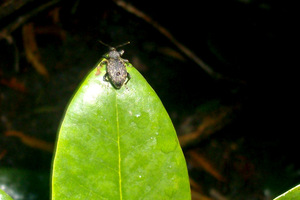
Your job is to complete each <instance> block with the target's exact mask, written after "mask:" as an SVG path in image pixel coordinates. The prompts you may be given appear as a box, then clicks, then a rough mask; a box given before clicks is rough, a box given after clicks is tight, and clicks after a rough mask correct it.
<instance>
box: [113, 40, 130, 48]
mask: <svg viewBox="0 0 300 200" xmlns="http://www.w3.org/2000/svg"><path fill="white" fill-rule="evenodd" d="M127 44H130V41H128V42H125V43H123V44H120V45H118V46H116V49H117V48H119V47H122V46H125V45H127Z"/></svg>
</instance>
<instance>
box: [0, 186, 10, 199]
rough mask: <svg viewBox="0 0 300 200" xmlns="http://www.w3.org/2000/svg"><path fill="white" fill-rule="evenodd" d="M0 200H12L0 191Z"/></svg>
mask: <svg viewBox="0 0 300 200" xmlns="http://www.w3.org/2000/svg"><path fill="white" fill-rule="evenodd" d="M0 200H12V198H11V197H10V196H8V194H6V193H5V192H4V191H3V190H1V189H0Z"/></svg>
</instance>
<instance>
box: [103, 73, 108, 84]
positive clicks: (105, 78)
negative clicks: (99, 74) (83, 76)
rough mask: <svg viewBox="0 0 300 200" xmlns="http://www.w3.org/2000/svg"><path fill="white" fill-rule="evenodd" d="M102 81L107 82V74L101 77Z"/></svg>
mask: <svg viewBox="0 0 300 200" xmlns="http://www.w3.org/2000/svg"><path fill="white" fill-rule="evenodd" d="M103 81H106V82H109V80H108V73H107V72H106V73H105V74H104V76H103Z"/></svg>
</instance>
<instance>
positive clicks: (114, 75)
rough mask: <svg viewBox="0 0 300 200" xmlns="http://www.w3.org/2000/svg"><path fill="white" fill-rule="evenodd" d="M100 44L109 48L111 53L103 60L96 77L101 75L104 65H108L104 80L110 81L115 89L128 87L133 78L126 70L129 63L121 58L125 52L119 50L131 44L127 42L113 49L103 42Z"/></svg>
mask: <svg viewBox="0 0 300 200" xmlns="http://www.w3.org/2000/svg"><path fill="white" fill-rule="evenodd" d="M99 42H100V43H101V44H103V45H105V46H107V47H109V52H108V53H106V54H105V55H104V56H103V60H102V61H101V62H100V63H99V65H98V67H97V72H96V75H99V74H100V69H101V68H102V66H103V64H104V63H106V73H105V75H104V77H103V80H104V81H109V82H110V83H111V84H112V85H113V87H114V88H116V89H120V88H121V87H122V86H123V85H124V84H125V85H126V84H127V83H128V81H129V80H130V79H131V77H130V74H129V73H128V72H127V69H126V63H128V62H129V61H128V60H127V59H123V58H122V57H121V56H122V55H123V54H124V50H120V51H117V48H119V47H121V46H124V45H127V44H129V43H130V42H126V43H124V44H121V45H118V46H116V47H111V46H109V45H107V44H105V43H103V42H102V41H99Z"/></svg>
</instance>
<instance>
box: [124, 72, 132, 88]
mask: <svg viewBox="0 0 300 200" xmlns="http://www.w3.org/2000/svg"><path fill="white" fill-rule="evenodd" d="M130 79H131V76H130V74H129V73H128V72H127V80H126V82H125V85H126V84H127V83H128V81H129V80H130Z"/></svg>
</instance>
